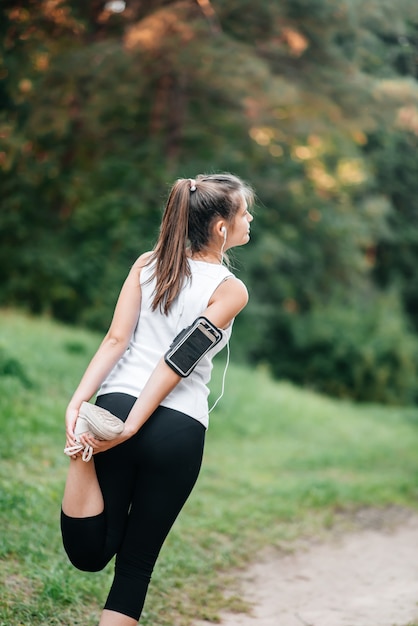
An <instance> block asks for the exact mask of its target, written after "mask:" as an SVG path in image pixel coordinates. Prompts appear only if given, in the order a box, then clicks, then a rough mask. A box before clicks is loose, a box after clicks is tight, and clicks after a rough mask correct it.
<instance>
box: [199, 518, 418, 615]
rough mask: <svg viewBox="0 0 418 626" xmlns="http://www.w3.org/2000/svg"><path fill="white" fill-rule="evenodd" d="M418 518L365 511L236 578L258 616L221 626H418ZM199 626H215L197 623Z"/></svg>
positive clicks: (271, 553)
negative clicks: (316, 538)
mask: <svg viewBox="0 0 418 626" xmlns="http://www.w3.org/2000/svg"><path fill="white" fill-rule="evenodd" d="M417 557H418V515H417V514H416V513H411V512H408V511H405V510H402V509H397V508H395V507H393V508H389V509H386V510H384V511H374V510H363V511H361V512H359V513H357V514H356V516H355V519H351V520H350V523H349V524H347V523H338V524H337V525H336V526H335V528H334V529H333V531H332V532H330V533H329V534H328V535H327V536H326V538H325V537H321V539H320V540H315V541H314V540H312V539H310V540H309V541H303V542H301V543H300V544H299V545H298V546H297V547H296V549H294V550H292V551H287V550H282V549H281V550H280V551H279V550H276V551H272V550H269V551H268V552H266V554H265V555H264V557H263V558H262V559H261V560H260V561H259V562H257V563H254V564H252V565H251V566H250V567H249V568H248V570H247V571H245V572H244V573H241V574H238V575H237V581H236V585H237V588H236V589H235V590H234V591H235V592H239V593H240V594H241V595H242V596H243V597H244V598H245V599H246V600H247V601H248V602H250V603H251V606H252V610H251V612H250V613H248V614H236V613H235V614H222V615H221V616H220V618H221V621H220V624H221V625H222V626H256V625H257V626H407V625H411V626H412V625H416V626H418V558H417ZM195 626H208V622H204V621H203V622H202V621H200V622H198V623H196V625H195Z"/></svg>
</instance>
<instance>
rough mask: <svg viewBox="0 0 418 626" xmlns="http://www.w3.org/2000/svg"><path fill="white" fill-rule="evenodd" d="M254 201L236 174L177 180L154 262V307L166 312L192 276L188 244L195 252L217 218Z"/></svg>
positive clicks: (230, 215) (231, 215) (230, 216)
mask: <svg viewBox="0 0 418 626" xmlns="http://www.w3.org/2000/svg"><path fill="white" fill-rule="evenodd" d="M243 196H244V198H245V199H246V201H247V203H248V206H250V205H251V204H252V203H253V201H254V194H253V191H252V189H251V187H250V186H249V185H247V183H245V182H244V181H242V180H241V179H240V178H238V176H234V175H233V174H228V173H225V174H208V175H206V174H199V176H196V178H195V179H190V178H180V179H179V180H177V181H176V182H175V183H174V185H173V187H172V189H171V191H170V194H169V197H168V200H167V204H166V207H165V210H164V214H163V218H162V221H161V227H160V234H159V237H158V240H157V243H156V245H155V247H154V251H153V254H152V256H151V259H150V263H152V262H154V261H155V271H154V278H155V279H156V287H155V292H154V299H153V302H152V309H153V310H155V309H157V308H158V307H159V308H160V309H161V311H162V312H163V313H165V314H167V313H168V311H169V309H170V306H171V305H172V303H173V301H174V300H175V299H176V297H177V296H178V294H179V291H180V290H181V288H182V286H183V284H184V281H185V279H186V278H187V277H189V276H190V268H189V264H188V262H187V247H188V246H189V247H190V252H191V253H192V254H194V253H197V252H201V251H202V250H204V248H205V246H207V244H208V243H209V240H210V237H211V226H212V224H213V221H214V220H215V219H216V218H223V219H225V221H226V222H230V221H231V220H232V219H233V218H234V217H235V215H236V213H237V211H238V209H239V208H240V206H241V203H242V197H243Z"/></svg>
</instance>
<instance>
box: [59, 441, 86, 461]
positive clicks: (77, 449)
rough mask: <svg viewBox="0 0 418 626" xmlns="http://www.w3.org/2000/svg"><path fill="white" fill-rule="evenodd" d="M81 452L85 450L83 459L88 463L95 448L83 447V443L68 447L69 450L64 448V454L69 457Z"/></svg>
mask: <svg viewBox="0 0 418 626" xmlns="http://www.w3.org/2000/svg"><path fill="white" fill-rule="evenodd" d="M81 450H83V454H82V456H81V458H82V459H83V461H85V462H86V463H87V462H88V461H90V459H91V457H92V456H93V446H89V445H87V446H83V444H82V443H76V444H75V445H74V446H68V448H64V454H66V455H67V456H72V455H73V454H77V452H81Z"/></svg>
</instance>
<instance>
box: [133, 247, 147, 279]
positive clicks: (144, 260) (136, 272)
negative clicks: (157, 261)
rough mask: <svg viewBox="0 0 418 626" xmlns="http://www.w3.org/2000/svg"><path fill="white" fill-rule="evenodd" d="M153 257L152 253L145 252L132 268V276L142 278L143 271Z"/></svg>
mask: <svg viewBox="0 0 418 626" xmlns="http://www.w3.org/2000/svg"><path fill="white" fill-rule="evenodd" d="M151 256H152V252H144V253H143V254H141V256H139V257H138V258H137V260H136V261H135V262H134V264H133V265H132V267H131V271H130V275H131V276H132V275H134V276H136V277H138V276H140V274H141V270H142V269H143V268H144V267H145V266H146V265H147V263H148V262H149V261H150V259H151Z"/></svg>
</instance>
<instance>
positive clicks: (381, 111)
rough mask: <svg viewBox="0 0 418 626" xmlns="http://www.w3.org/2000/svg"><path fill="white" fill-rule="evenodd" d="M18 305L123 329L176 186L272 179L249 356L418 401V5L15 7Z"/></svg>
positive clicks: (2, 286)
mask: <svg viewBox="0 0 418 626" xmlns="http://www.w3.org/2000/svg"><path fill="white" fill-rule="evenodd" d="M0 30H1V46H2V49H1V61H0V102H1V112H0V142H1V145H0V168H1V169H0V180H1V202H2V204H1V211H0V304H1V305H2V306H18V307H23V308H26V309H28V310H30V311H32V312H34V313H49V314H51V315H53V316H54V317H56V318H57V319H59V320H62V321H65V322H68V323H75V324H83V325H87V326H89V327H92V328H98V329H105V328H106V327H107V325H108V324H109V321H110V318H111V313H112V309H113V306H114V304H115V301H116V297H117V294H118V291H119V288H120V286H121V283H122V281H123V279H124V277H125V275H126V274H127V272H128V270H129V267H130V265H131V263H132V262H133V261H134V259H135V258H136V257H137V256H138V254H140V253H141V252H143V251H144V250H146V249H149V248H150V247H151V246H152V245H153V243H154V242H155V238H156V236H157V232H158V226H159V221H160V217H161V211H162V208H163V205H164V200H165V197H166V194H167V191H168V187H169V186H170V185H171V184H172V182H173V180H174V179H175V178H177V177H180V176H181V177H182V176H185V177H189V176H190V177H192V176H194V175H195V174H197V173H200V172H213V171H232V172H234V173H236V174H238V175H239V176H242V177H243V178H245V179H246V180H248V181H249V182H250V183H251V184H252V185H253V186H254V188H255V190H256V192H257V195H258V203H257V207H256V211H255V217H256V219H255V220H254V223H253V228H252V241H251V243H250V244H249V245H248V246H246V247H245V248H243V249H240V250H238V251H237V252H236V253H235V257H234V266H235V267H236V269H237V273H238V275H239V276H240V277H241V278H242V279H243V280H244V281H245V282H246V283H247V284H248V287H249V291H250V296H251V298H250V303H249V305H248V307H247V309H246V310H245V311H244V312H243V313H242V314H241V315H240V316H239V318H238V320H237V322H236V332H235V336H234V343H233V354H234V356H235V358H239V359H242V360H246V361H247V362H250V363H252V364H254V365H255V364H263V365H266V366H268V367H269V369H270V370H271V371H272V373H273V374H274V375H275V376H277V377H280V378H287V379H290V380H293V381H295V382H296V383H298V384H303V385H307V386H310V387H312V388H316V389H319V390H321V391H323V392H326V393H329V394H332V395H336V396H341V397H351V398H354V399H356V400H362V401H378V402H387V403H398V404H401V403H403V404H411V403H412V404H413V403H418V384H417V381H418V317H417V311H418V159H417V147H418V3H417V0H397V2H396V3H395V2H393V0H259V1H258V2H256V3H255V2H253V1H249V0H179V1H170V0H165V1H164V0H127V2H126V5H125V3H124V2H122V1H113V2H107V3H106V2H103V1H98V0H92V1H90V2H85V1H81V0H72V1H71V2H70V1H69V0H68V1H66V0H33V1H26V2H24V1H21V2H19V1H14V2H9V1H7V0H3V2H2V3H1V8H0Z"/></svg>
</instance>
